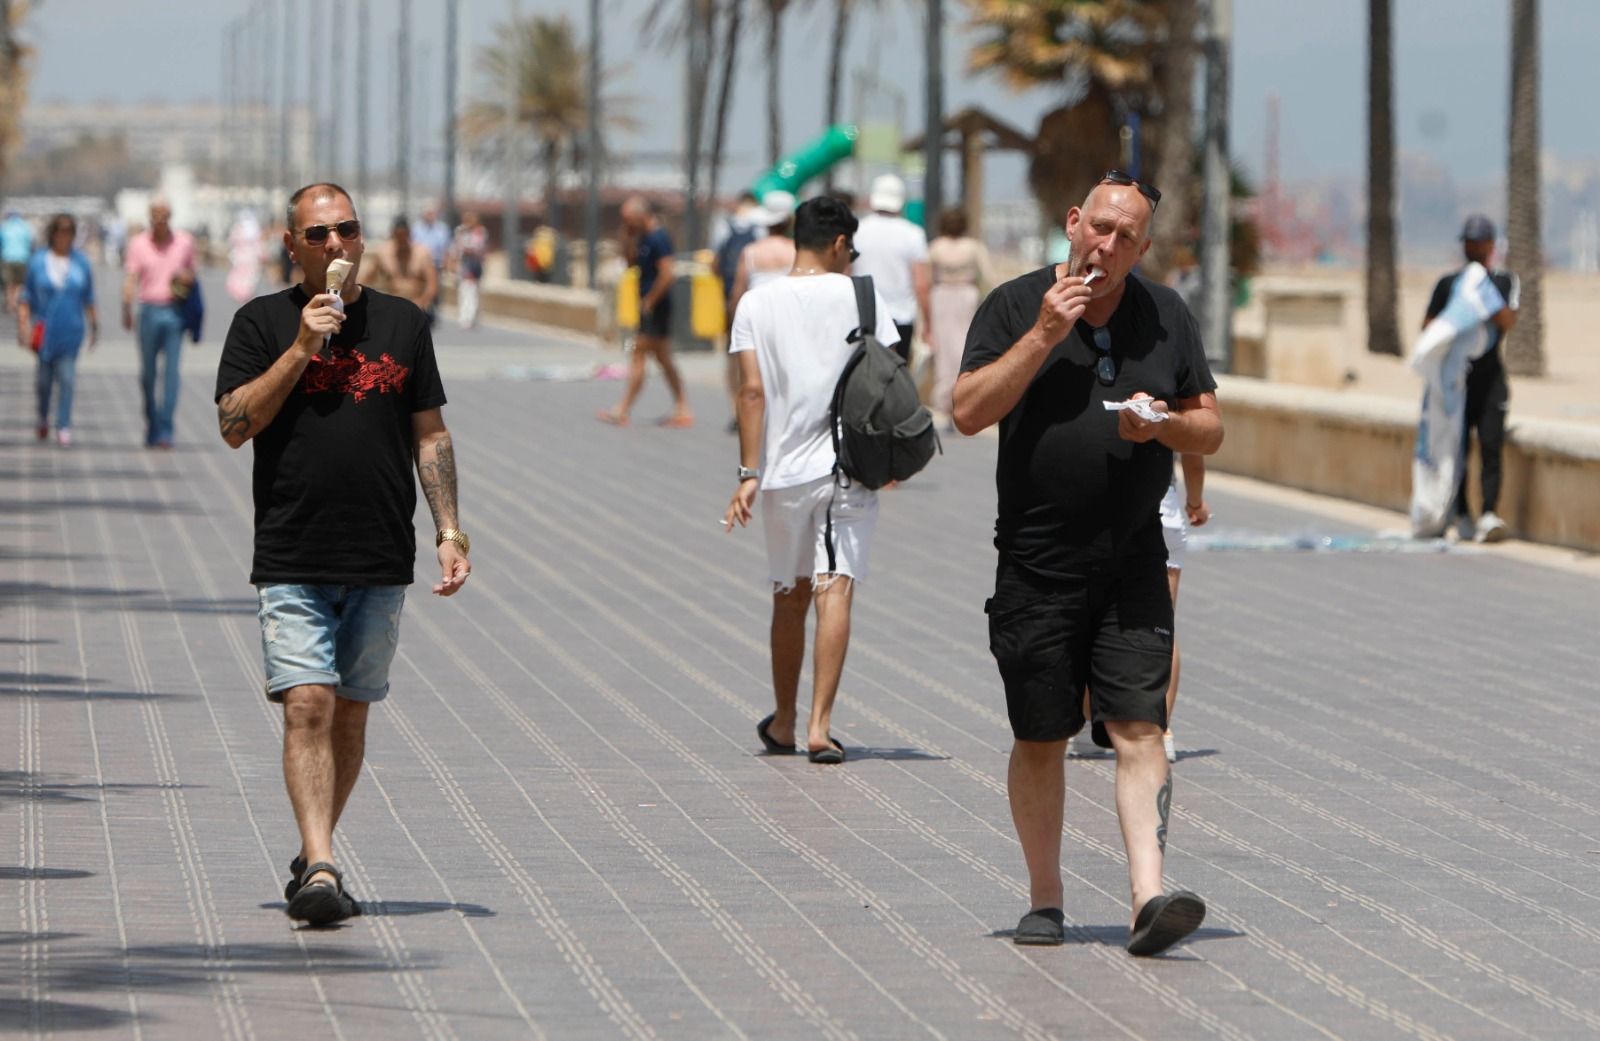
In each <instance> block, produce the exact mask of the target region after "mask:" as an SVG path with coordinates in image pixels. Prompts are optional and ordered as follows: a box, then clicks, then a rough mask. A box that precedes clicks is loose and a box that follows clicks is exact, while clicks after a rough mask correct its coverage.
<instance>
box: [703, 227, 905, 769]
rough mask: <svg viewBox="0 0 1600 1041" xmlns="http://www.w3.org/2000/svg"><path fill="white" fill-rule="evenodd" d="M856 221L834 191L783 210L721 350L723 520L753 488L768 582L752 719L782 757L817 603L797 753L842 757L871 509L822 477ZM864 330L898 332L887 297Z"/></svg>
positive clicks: (890, 339)
mask: <svg viewBox="0 0 1600 1041" xmlns="http://www.w3.org/2000/svg"><path fill="white" fill-rule="evenodd" d="M856 228H857V223H856V219H855V217H854V216H852V215H851V213H850V210H849V208H848V207H846V206H845V205H844V204H843V203H841V202H839V201H838V200H837V199H833V198H830V197H827V196H823V197H820V198H816V199H811V200H808V201H807V202H805V203H803V204H802V205H801V206H800V208H799V209H798V210H796V211H795V223H794V243H795V250H796V252H795V259H794V267H793V269H792V270H791V271H790V272H789V275H788V277H786V278H779V279H774V280H772V281H769V282H766V283H764V284H763V285H759V286H757V287H756V288H754V289H752V290H750V291H749V292H748V293H746V294H745V295H744V297H743V298H742V299H741V300H740V301H739V308H738V310H737V311H736V312H735V313H734V316H733V330H732V333H731V341H730V343H729V347H728V350H729V351H730V352H731V353H733V354H734V355H735V356H736V357H737V358H738V359H739V373H740V387H739V401H738V412H739V463H740V465H739V487H738V489H737V490H736V491H735V492H734V493H733V501H732V502H730V503H729V504H728V510H727V513H726V514H725V515H724V517H723V524H724V525H726V526H727V529H728V530H729V531H732V530H733V526H734V525H735V524H738V525H739V526H740V527H743V526H745V525H747V524H749V523H750V517H751V516H752V514H753V513H754V511H755V509H756V501H757V492H759V493H760V504H761V511H762V521H763V526H764V528H765V529H766V536H767V574H768V577H770V578H771V580H772V590H773V591H772V630H771V632H772V686H773V695H774V698H775V700H776V708H775V710H774V711H773V713H772V714H771V715H769V716H767V718H765V719H763V720H762V721H761V722H760V723H758V724H756V734H757V736H759V737H760V738H761V743H762V744H763V745H764V746H765V747H766V750H767V751H768V752H769V753H772V754H774V755H790V754H794V753H795V752H797V751H799V749H798V747H797V746H796V744H795V730H796V723H797V720H796V714H795V702H796V698H797V695H798V690H799V686H800V666H801V664H802V662H803V660H804V658H805V652H806V612H807V611H808V610H809V609H810V607H811V605H812V603H813V602H814V603H815V604H816V608H817V642H816V650H815V657H814V659H813V661H812V693H811V719H810V722H809V724H808V726H807V728H806V751H807V754H808V755H809V756H810V757H811V761H812V762H813V763H830V764H831V763H842V762H844V758H845V752H844V746H843V745H841V744H839V742H838V741H836V740H834V738H833V735H832V734H831V733H829V730H828V727H829V722H830V720H831V719H832V716H833V701H834V697H835V695H837V694H838V692H839V677H840V675H841V674H842V673H843V671H844V656H845V651H846V649H847V648H848V647H849V645H850V602H851V597H852V595H853V594H854V592H855V584H856V583H857V582H859V581H861V580H862V579H863V578H865V577H866V574H867V550H868V546H869V544H870V542H871V540H872V528H873V525H874V523H876V521H877V519H878V493H877V492H874V491H871V490H869V489H866V488H862V487H861V486H860V485H857V484H844V485H835V483H834V479H833V469H834V463H835V455H834V450H833V436H832V432H831V431H830V430H829V429H828V424H829V410H830V406H831V405H832V403H833V390H834V387H835V385H836V384H837V383H838V382H839V377H840V375H841V374H842V373H843V372H844V366H845V363H846V362H847V361H849V360H850V356H851V354H853V353H854V352H855V349H856V345H855V344H854V343H852V342H851V334H852V333H854V332H855V331H856V330H857V328H858V327H859V326H860V324H861V323H860V319H859V317H858V314H857V310H856V296H855V285H854V283H852V282H851V281H850V279H849V278H848V277H847V276H846V275H845V274H844V271H845V270H846V269H847V268H849V266H850V262H851V261H852V260H853V259H855V255H856V253H855V248H854V246H853V245H852V236H854V235H855V233H856ZM877 314H878V328H877V330H876V336H877V338H878V340H879V342H881V343H883V344H884V345H885V346H889V345H892V344H893V343H895V341H896V338H897V334H896V331H895V326H894V323H893V321H892V320H891V319H890V312H889V307H888V305H887V303H886V302H885V301H884V298H883V296H882V295H881V294H879V295H878V298H877Z"/></svg>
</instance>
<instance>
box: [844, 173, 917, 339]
mask: <svg viewBox="0 0 1600 1041" xmlns="http://www.w3.org/2000/svg"><path fill="white" fill-rule="evenodd" d="M868 202H869V204H870V205H871V206H872V212H871V213H869V214H867V215H866V216H865V217H863V218H861V227H860V228H859V229H858V230H857V231H856V249H857V250H858V251H859V252H860V254H861V257H860V259H858V260H857V261H856V262H855V264H854V265H853V266H852V267H851V269H850V271H851V273H852V274H856V275H871V276H872V281H873V283H874V284H875V285H876V286H877V287H878V292H880V293H882V294H883V298H884V299H885V300H887V301H888V302H889V316H890V317H891V318H893V319H894V324H895V328H897V329H898V330H899V331H900V345H899V346H898V347H896V348H895V350H896V351H898V352H899V354H900V357H902V358H905V359H907V360H910V358H911V327H912V326H913V325H915V324H916V321H917V313H918V312H919V311H920V312H921V313H922V314H923V315H924V316H926V315H927V314H928V287H929V286H930V285H932V282H933V279H932V276H931V274H930V273H929V272H930V269H929V267H928V235H927V233H926V232H924V231H923V230H922V229H921V228H919V227H918V226H917V225H915V224H913V223H911V222H910V221H908V220H906V219H905V218H904V217H902V216H900V211H901V210H903V209H905V205H906V185H905V182H904V181H902V180H900V178H898V177H896V176H895V175H894V174H884V175H883V176H882V177H879V178H877V179H876V180H874V181H873V182H872V194H871V196H870V197H869V199H868Z"/></svg>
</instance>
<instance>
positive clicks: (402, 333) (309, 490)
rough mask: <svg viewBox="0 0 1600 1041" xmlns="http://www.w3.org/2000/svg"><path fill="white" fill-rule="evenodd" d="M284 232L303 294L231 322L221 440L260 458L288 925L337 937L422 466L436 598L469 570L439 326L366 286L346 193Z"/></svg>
mask: <svg viewBox="0 0 1600 1041" xmlns="http://www.w3.org/2000/svg"><path fill="white" fill-rule="evenodd" d="M287 228H288V230H287V231H286V232H285V234H284V244H285V246H286V247H287V248H288V250H289V251H290V253H291V254H292V255H293V256H294V259H295V262H296V263H297V264H298V265H299V267H300V269H301V271H303V272H304V273H305V278H304V281H302V282H301V283H300V284H299V285H294V286H290V287H289V288H288V289H285V290H283V291H282V292H278V293H273V294H271V295H269V296H263V297H257V298H256V299H254V300H252V301H250V302H249V303H248V304H245V305H244V306H243V307H242V308H240V309H239V312H238V314H236V315H235V316H234V319H233V326H232V327H231V328H230V329H229V330H228V339H227V342H226V343H225V344H224V345H223V348H222V361H221V364H220V366H219V367H218V371H217V391H216V401H217V422H218V426H219V428H220V430H221V433H222V438H223V440H224V441H226V442H227V443H228V445H229V446H230V447H233V448H238V447H239V446H241V445H243V444H244V443H245V442H246V441H254V443H255V470H254V478H253V481H252V487H253V492H254V497H255V508H256V523H255V556H254V560H253V561H252V565H251V573H250V581H251V582H252V583H253V584H254V585H255V587H256V591H257V598H258V601H259V606H260V611H259V613H260V619H261V645H262V652H263V656H264V658H265V663H266V688H265V691H266V695H267V699H268V700H269V701H273V702H277V703H280V704H282V705H283V721H284V728H283V773H284V780H285V783H286V785H287V787H288V790H289V801H290V803H291V804H292V805H293V807H294V815H295V820H296V822H297V823H298V825H299V831H300V852H299V854H298V855H297V856H296V857H295V858H294V860H293V861H292V862H291V863H290V865H289V871H290V875H291V878H290V880H289V884H288V886H287V887H286V888H285V890H284V896H285V899H287V900H288V907H287V912H288V914H289V917H291V918H293V919H295V920H297V921H303V922H306V923H308V924H311V925H328V924H331V923H333V922H337V921H340V920H341V919H344V918H348V917H350V916H351V915H356V914H360V913H361V908H360V905H359V904H357V903H356V902H355V901H354V900H353V899H351V898H350V896H349V895H348V894H347V893H345V891H344V881H343V876H342V875H341V874H340V872H339V869H338V868H337V867H336V866H335V865H334V863H333V829H334V826H335V825H337V824H338V822H339V815H340V814H341V812H343V810H344V806H345V801H346V800H347V799H348V798H349V797H350V791H351V789H352V788H354V787H355V782H356V778H357V777H358V776H359V775H360V773H361V762H362V756H363V753H364V750H365V747H366V727H367V710H368V708H370V706H371V705H372V703H373V702H375V701H381V700H382V699H383V698H384V696H385V695H386V694H388V692H389V663H390V661H391V660H392V659H393V658H394V653H395V646H396V641H397V640H398V637H399V626H400V608H401V605H402V604H403V602H404V600H405V589H406V586H407V585H409V584H410V583H411V581H412V577H413V568H414V566H415V563H416V533H415V531H414V530H413V528H412V523H411V517H412V514H413V513H414V512H415V509H416V501H417V493H416V486H415V485H414V484H413V483H412V479H411V473H410V470H411V467H412V466H413V465H415V467H416V471H417V476H418V477H419V478H420V479H421V482H422V490H423V494H424V495H425V496H426V497H427V500H428V508H429V509H430V510H431V511H432V513H433V520H434V524H435V525H436V527H437V528H438V533H437V536H436V537H435V544H436V545H437V546H438V558H439V573H440V580H439V581H438V582H437V583H435V584H434V586H433V592H434V593H435V594H437V595H439V596H450V595H451V594H453V593H455V592H457V591H458V590H459V589H460V588H461V586H462V584H463V583H465V582H466V580H467V576H468V575H469V574H470V573H471V571H472V567H471V564H470V563H469V562H468V560H467V552H468V549H469V543H468V540H467V536H466V534H465V533H463V532H462V531H461V530H460V529H459V527H458V526H457V513H456V464H455V452H454V449H453V447H452V445H451V442H450V432H449V431H448V430H446V429H445V425H444V417H443V415H442V413H441V406H443V405H444V402H445V396H444V387H443V385H442V384H441V383H440V380H439V370H438V366H437V364H436V363H435V360H434V353H433V338H432V336H431V334H430V333H429V331H428V318H427V316H426V315H425V314H423V312H422V311H421V310H420V309H419V308H418V307H417V306H416V305H415V304H413V303H412V302H411V301H409V300H405V299H402V298H400V297H397V296H390V295H389V294H387V293H380V292H378V291H376V290H373V289H368V288H366V287H364V286H362V285H360V284H359V283H358V282H357V276H358V275H359V274H360V272H361V254H362V248H363V242H362V236H361V222H360V220H359V219H357V217H356V212H355V204H354V203H353V202H352V201H351V199H350V195H349V193H348V192H346V191H345V190H344V189H343V188H340V187H339V186H338V185H334V184H313V185H308V186H307V187H305V188H302V189H300V190H299V191H297V192H295V194H294V196H293V197H292V198H291V199H290V200H289V213H288V224H287ZM340 260H342V261H345V262H348V263H349V264H350V265H352V266H351V267H350V268H349V270H348V271H347V272H346V274H345V278H344V281H343V284H342V287H341V289H340V292H339V293H338V295H337V296H336V295H334V294H333V293H330V292H328V291H327V290H328V275H329V267H330V265H332V264H333V263H334V262H335V261H340Z"/></svg>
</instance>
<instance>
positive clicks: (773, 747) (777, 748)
mask: <svg viewBox="0 0 1600 1041" xmlns="http://www.w3.org/2000/svg"><path fill="white" fill-rule="evenodd" d="M777 718H778V716H777V714H776V713H774V714H772V715H770V716H768V717H767V718H766V719H763V720H762V721H761V722H759V723H757V724H756V736H757V737H759V738H760V739H761V743H762V744H763V745H764V746H766V749H767V754H768V755H794V754H795V752H797V751H799V749H797V748H796V747H795V746H794V745H785V744H780V743H779V742H778V741H776V740H774V739H773V737H772V735H771V734H769V733H767V728H768V727H770V726H771V725H772V721H773V720H774V719H777Z"/></svg>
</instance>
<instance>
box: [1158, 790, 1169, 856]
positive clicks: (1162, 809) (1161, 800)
mask: <svg viewBox="0 0 1600 1041" xmlns="http://www.w3.org/2000/svg"><path fill="white" fill-rule="evenodd" d="M1156 812H1157V813H1159V814H1160V815H1161V823H1160V824H1158V825H1156V845H1158V846H1160V847H1161V853H1162V855H1165V854H1166V852H1167V818H1168V817H1169V816H1170V815H1171V813H1172V771H1171V770H1168V771H1167V782H1166V783H1165V784H1163V785H1162V786H1161V790H1160V791H1159V792H1156Z"/></svg>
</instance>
